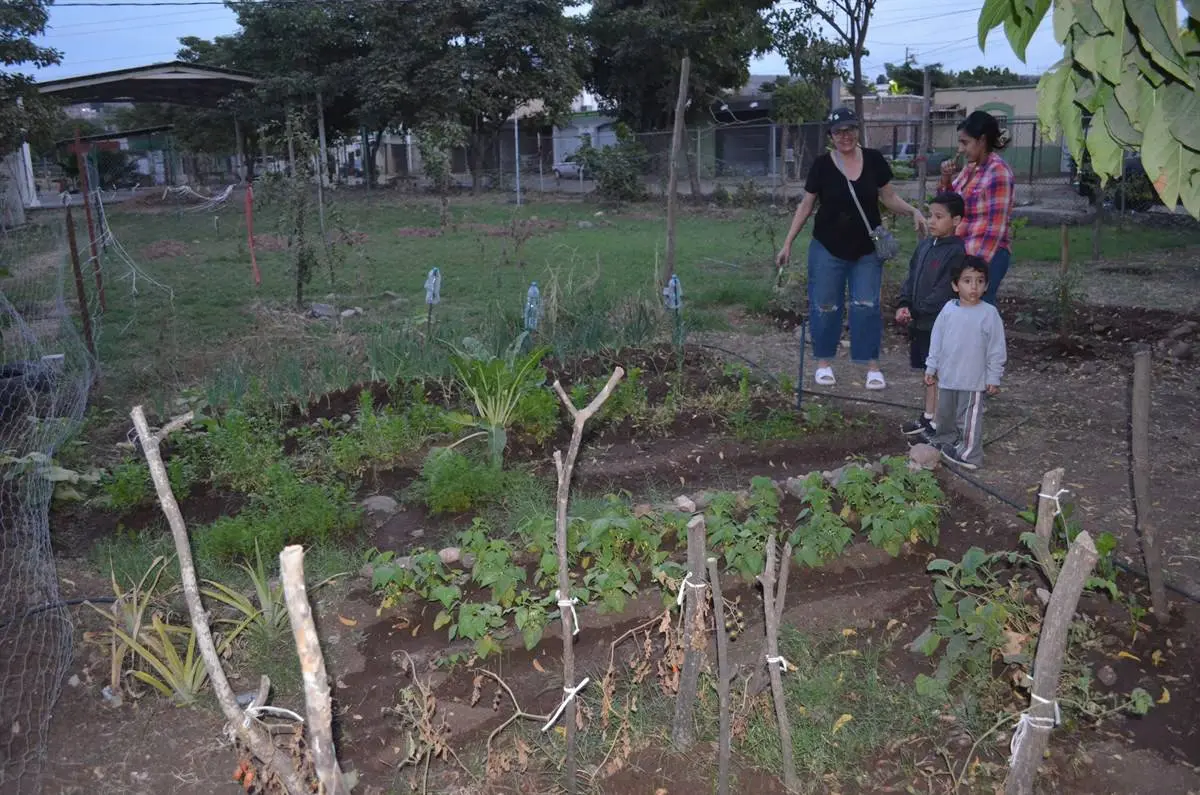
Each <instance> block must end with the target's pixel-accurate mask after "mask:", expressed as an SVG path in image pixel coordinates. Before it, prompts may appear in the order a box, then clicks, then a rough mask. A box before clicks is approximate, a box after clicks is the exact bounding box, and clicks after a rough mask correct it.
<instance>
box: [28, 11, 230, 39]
mask: <svg viewBox="0 0 1200 795" xmlns="http://www.w3.org/2000/svg"><path fill="white" fill-rule="evenodd" d="M142 19H145V17H142ZM227 19H231V18H230V17H225V16H220V17H214V16H208V17H195V18H190V19H180V20H173V21H170V22H150V23H148V24H145V25H119V26H117V27H114V28H90V29H88V30H79V31H74V32H71V33H59V34H48V35H47V36H46V37H45V38H46V40H47V41H49V42H50V43H53V42H54V40H56V39H75V38H79V37H80V36H94V35H96V34H97V33H117V32H121V31H126V30H144V29H146V28H166V27H171V26H173V25H184V24H189V23H197V22H217V21H219V20H227ZM108 23H109V20H104V21H103V22H94V23H92V24H94V25H107V24H108Z"/></svg>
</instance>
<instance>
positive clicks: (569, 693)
mask: <svg viewBox="0 0 1200 795" xmlns="http://www.w3.org/2000/svg"><path fill="white" fill-rule="evenodd" d="M590 681H592V680H591V677H588V676H585V677H584V678H583V681H582V682H580V683H579V684H577V685H575V686H574V687H564V688H563V700H562V703H561V704H559V705H558V709H556V710H554V714H553V715H551V716H550V720H548V721H546V725H545V726H543V727H542V731H548V730H549V729H550V727H551V726H553V725H554V724H555V723H558V718H559V716H560V715H562V714H563V710H564V709H566V708H567V704H570V703H571V699H573V698H575V696H576V695H578V693H579V691H580V690H583V688H584V687H585V686H587V683H588V682H590Z"/></svg>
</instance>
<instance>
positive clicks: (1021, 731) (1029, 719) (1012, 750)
mask: <svg viewBox="0 0 1200 795" xmlns="http://www.w3.org/2000/svg"><path fill="white" fill-rule="evenodd" d="M1029 697H1030V699H1031V700H1033V701H1036V702H1037V703H1038V704H1053V705H1054V717H1053V718H1047V717H1043V716H1040V715H1030V714H1029V713H1028V712H1022V713H1021V716H1020V717H1019V718H1017V726H1016V728H1015V729H1013V734H1012V740H1011V741H1009V743H1008V752H1009V758H1008V762H1009V764H1012V763H1014V762H1015V761H1016V759H1017V754H1018V753H1020V751H1021V744H1022V743H1023V742H1025V735H1026V734H1028V733H1029V731H1030V730H1031V729H1036V730H1038V731H1047V732H1048V731H1050V730H1051V729H1053V728H1054V727H1055V726H1057V725H1058V724H1060V723H1062V711H1061V710H1060V709H1059V706H1058V702H1057V701H1051V700H1050V699H1047V698H1042V697H1041V696H1039V695H1038V694H1037V693H1030V694H1029Z"/></svg>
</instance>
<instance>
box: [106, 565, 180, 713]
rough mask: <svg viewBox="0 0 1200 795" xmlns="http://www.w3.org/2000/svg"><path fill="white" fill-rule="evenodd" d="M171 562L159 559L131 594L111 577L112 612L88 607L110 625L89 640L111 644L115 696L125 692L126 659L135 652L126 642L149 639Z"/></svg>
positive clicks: (133, 584) (132, 589) (148, 569)
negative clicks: (152, 611)
mask: <svg viewBox="0 0 1200 795" xmlns="http://www.w3.org/2000/svg"><path fill="white" fill-rule="evenodd" d="M169 562H170V561H168V560H167V559H166V558H164V557H161V556H160V557H157V558H155V559H154V561H153V562H152V563H151V564H150V567H149V568H147V569H146V571H145V573H144V574H142V577H141V579H139V580H138V581H137V582H136V583H133V582H131V583H130V588H129V590H126V589H124V588H122V587H121V586H120V585H119V584H118V583H117V575H116V573H115V572H112V573H111V575H110V576H111V578H112V588H113V597H114V599H113V603H112V606H111V607H110V608H109V609H108V610H104V609H102V608H99V607H97V606H96V605H94V604H92V603H91V602H86V603H85V604H87V606H88V607H90V608H92V609H93V610H95V611H96V612H97V613H99V614H100V615H101V616H103V617H104V619H105V621H107V622H108V629H107V630H106V631H104V632H100V633H88V635H87V636H86V637H88V638H89V639H90V640H93V641H95V642H97V643H101V644H104V643H107V645H108V647H109V654H110V663H111V671H110V676H109V687H111V688H112V692H113V693H119V692H120V690H121V669H122V667H123V666H124V664H125V657H126V656H127V655H128V654H129V653H130V652H131V651H132V649H131V647H130V644H129V643H128V641H127V640H125V639H126V638H132V639H135V640H138V641H142V642H146V641H148V639H149V632H150V627H149V626H148V625H147V622H146V618H147V614H148V613H149V611H150V605H151V604H152V603H153V602H154V601H155V598H156V597H158V596H161V595H162V594H159V593H158V582H159V579H160V578H161V577H162V574H163V571H165V570H166V567H167V564H168V563H169Z"/></svg>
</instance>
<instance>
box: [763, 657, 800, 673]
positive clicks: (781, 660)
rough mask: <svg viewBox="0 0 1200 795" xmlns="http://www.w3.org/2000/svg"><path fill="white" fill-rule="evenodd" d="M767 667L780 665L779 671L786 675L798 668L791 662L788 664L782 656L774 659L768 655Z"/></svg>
mask: <svg viewBox="0 0 1200 795" xmlns="http://www.w3.org/2000/svg"><path fill="white" fill-rule="evenodd" d="M767 665H778V666H779V670H780V671H783V672H784V673H785V674H786V673H787V672H788V671H793V670H795V668H796V666H794V665H792V664H791V663H790V662H788V661H787V660H786V659H785V658H784V656H783V655H782V654H781V655H778V656H776V657H772V656H771V655H769V654H768V655H767Z"/></svg>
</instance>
